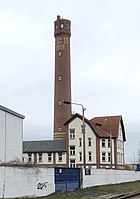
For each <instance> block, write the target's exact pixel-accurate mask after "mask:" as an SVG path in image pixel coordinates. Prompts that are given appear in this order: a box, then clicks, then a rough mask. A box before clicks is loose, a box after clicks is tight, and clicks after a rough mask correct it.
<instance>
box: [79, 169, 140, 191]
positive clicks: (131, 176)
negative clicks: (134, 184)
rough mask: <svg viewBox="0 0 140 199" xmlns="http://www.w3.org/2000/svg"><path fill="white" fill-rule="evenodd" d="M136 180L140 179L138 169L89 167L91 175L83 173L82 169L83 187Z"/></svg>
mask: <svg viewBox="0 0 140 199" xmlns="http://www.w3.org/2000/svg"><path fill="white" fill-rule="evenodd" d="M137 180H140V172H138V171H127V170H111V169H91V175H85V173H84V169H83V188H86V187H92V186H97V185H105V184H116V183H123V182H131V181H137Z"/></svg>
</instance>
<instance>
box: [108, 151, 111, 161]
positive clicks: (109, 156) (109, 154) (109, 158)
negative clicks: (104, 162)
mask: <svg viewBox="0 0 140 199" xmlns="http://www.w3.org/2000/svg"><path fill="white" fill-rule="evenodd" d="M108 162H111V153H108Z"/></svg>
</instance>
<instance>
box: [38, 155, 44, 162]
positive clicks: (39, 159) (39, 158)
mask: <svg viewBox="0 0 140 199" xmlns="http://www.w3.org/2000/svg"><path fill="white" fill-rule="evenodd" d="M42 155H43V154H42V153H38V161H39V162H42Z"/></svg>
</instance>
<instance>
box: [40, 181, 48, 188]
mask: <svg viewBox="0 0 140 199" xmlns="http://www.w3.org/2000/svg"><path fill="white" fill-rule="evenodd" d="M47 183H48V182H43V183H41V182H39V183H38V184H37V189H41V190H42V189H45V188H46V187H47Z"/></svg>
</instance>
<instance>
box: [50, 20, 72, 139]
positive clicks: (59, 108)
mask: <svg viewBox="0 0 140 199" xmlns="http://www.w3.org/2000/svg"><path fill="white" fill-rule="evenodd" d="M70 25H71V22H70V21H69V20H67V19H63V18H62V19H60V16H57V20H56V21H55V22H54V36H55V88H54V89H55V90H54V139H65V137H66V134H65V127H64V123H65V122H66V120H67V119H69V118H70V116H71V104H69V105H68V104H67V105H66V104H63V100H66V101H70V102H71V68H70V36H71V26H70Z"/></svg>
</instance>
